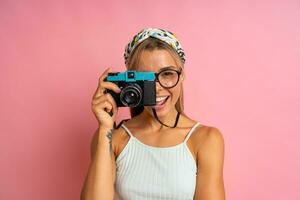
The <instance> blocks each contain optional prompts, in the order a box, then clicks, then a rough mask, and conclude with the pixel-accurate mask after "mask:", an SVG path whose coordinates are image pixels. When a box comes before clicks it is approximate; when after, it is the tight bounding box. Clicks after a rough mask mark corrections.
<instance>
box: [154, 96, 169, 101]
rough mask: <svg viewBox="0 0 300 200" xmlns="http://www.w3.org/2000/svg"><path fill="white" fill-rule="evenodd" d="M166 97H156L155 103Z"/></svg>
mask: <svg viewBox="0 0 300 200" xmlns="http://www.w3.org/2000/svg"><path fill="white" fill-rule="evenodd" d="M167 97H168V96H164V97H157V98H156V102H160V101H163V100H165V99H166V98H167Z"/></svg>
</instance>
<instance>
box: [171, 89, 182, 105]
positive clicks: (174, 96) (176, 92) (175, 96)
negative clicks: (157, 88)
mask: <svg viewBox="0 0 300 200" xmlns="http://www.w3.org/2000/svg"><path fill="white" fill-rule="evenodd" d="M180 91H181V87H175V88H174V89H171V90H170V92H171V94H172V96H171V97H172V104H174V105H175V104H176V102H177V100H178V98H179V95H180Z"/></svg>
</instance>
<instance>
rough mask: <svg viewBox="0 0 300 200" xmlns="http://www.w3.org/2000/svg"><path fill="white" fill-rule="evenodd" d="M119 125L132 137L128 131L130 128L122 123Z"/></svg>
mask: <svg viewBox="0 0 300 200" xmlns="http://www.w3.org/2000/svg"><path fill="white" fill-rule="evenodd" d="M121 127H123V128H124V129H125V131H126V133H127V134H128V135H129V136H130V137H132V133H131V132H130V130H129V129H128V128H127V127H126V126H125V125H124V124H122V125H121Z"/></svg>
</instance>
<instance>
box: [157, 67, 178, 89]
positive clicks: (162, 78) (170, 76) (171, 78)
mask: <svg viewBox="0 0 300 200" xmlns="http://www.w3.org/2000/svg"><path fill="white" fill-rule="evenodd" d="M181 72H182V69H180V71H177V70H175V69H165V70H162V71H160V72H159V73H155V76H156V81H158V82H159V84H160V85H161V86H162V87H163V88H166V89H170V88H173V87H175V86H176V85H177V83H178V81H179V77H180V74H181Z"/></svg>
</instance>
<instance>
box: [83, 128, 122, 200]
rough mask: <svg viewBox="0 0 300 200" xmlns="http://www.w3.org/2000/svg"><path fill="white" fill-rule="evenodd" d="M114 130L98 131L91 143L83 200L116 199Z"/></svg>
mask: <svg viewBox="0 0 300 200" xmlns="http://www.w3.org/2000/svg"><path fill="white" fill-rule="evenodd" d="M111 140H112V130H111V129H101V127H100V129H97V131H96V132H95V134H94V136H93V139H92V142H91V162H90V166H89V169H88V173H87V176H86V178H85V182H84V185H83V188H82V191H81V197H80V199H81V200H98V199H107V200H112V199H113V198H114V181H115V169H116V167H115V155H114V152H113V150H112V141H111Z"/></svg>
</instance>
